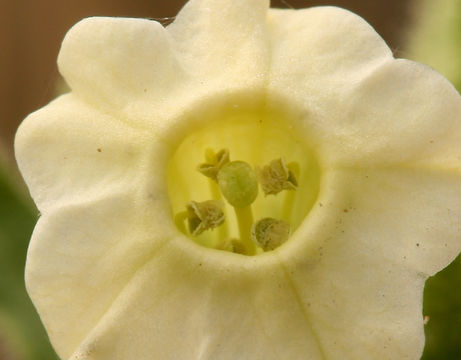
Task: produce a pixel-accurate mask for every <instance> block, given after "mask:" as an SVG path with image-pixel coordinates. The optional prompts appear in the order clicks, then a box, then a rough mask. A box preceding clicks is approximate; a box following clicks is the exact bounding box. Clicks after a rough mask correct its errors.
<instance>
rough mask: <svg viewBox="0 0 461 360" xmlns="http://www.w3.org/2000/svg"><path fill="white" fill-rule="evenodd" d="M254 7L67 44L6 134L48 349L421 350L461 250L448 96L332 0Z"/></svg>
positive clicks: (182, 354) (98, 31) (229, 359)
mask: <svg viewBox="0 0 461 360" xmlns="http://www.w3.org/2000/svg"><path fill="white" fill-rule="evenodd" d="M268 2H269V1H268V0H232V1H230V0H192V1H190V2H189V3H188V4H187V5H186V6H185V8H184V9H183V10H182V11H181V12H180V14H179V15H178V17H177V18H176V20H175V21H174V23H173V24H172V25H170V26H168V27H167V28H166V29H165V28H163V27H162V26H161V25H160V24H158V23H157V22H155V21H148V20H141V19H122V18H90V19H85V20H83V21H81V22H79V23H78V24H77V25H75V26H74V27H73V28H72V29H71V30H70V31H69V33H68V34H67V36H66V38H65V39H64V42H63V45H62V49H61V52H60V54H59V59H58V63H59V69H60V71H61V73H62V75H63V76H64V77H65V79H66V81H67V83H68V84H69V86H70V88H71V89H72V91H71V92H70V93H69V94H66V95H63V96H61V97H59V98H58V99H56V100H55V101H53V102H52V103H51V104H49V105H47V106H46V107H44V108H43V109H41V110H39V111H37V112H35V113H33V114H32V115H30V116H29V117H28V118H27V119H26V120H25V122H24V123H23V124H22V125H21V127H20V129H19V131H18V135H17V138H16V154H17V159H18V163H19V166H20V169H21V172H22V174H23V175H24V178H25V179H26V182H27V184H28V186H29V188H30V192H31V195H32V197H33V198H34V200H35V201H36V203H37V206H38V208H39V210H40V213H41V217H40V219H39V221H38V223H37V226H36V228H35V231H34V234H33V237H32V240H31V244H30V248H29V253H28V258H27V269H26V281H27V288H28V291H29V293H30V296H31V297H32V299H33V301H34V303H35V305H36V307H37V309H38V311H39V313H40V316H41V318H42V320H43V323H44V324H45V327H46V329H47V331H48V334H49V336H50V339H51V342H52V344H53V346H54V347H55V349H56V351H57V352H58V354H59V356H60V357H61V358H62V359H71V360H77V359H79V360H82V359H85V360H89V359H92V360H127V359H136V360H152V359H162V360H164V359H175V360H176V359H181V360H182V359H187V360H189V359H190V360H195V359H197V360H198V359H207V360H211V359H213V360H214V359H218V360H234V359H248V360H258V359H265V360H269V359H283V360H285V359H290V360H291V359H309V360H316V359H328V360H333V359H338V360H344V359H353V360H357V359H417V358H419V356H420V354H421V352H422V349H423V345H424V333H423V318H422V313H421V312H422V292H423V287H424V282H425V280H426V279H427V277H428V276H430V275H433V274H434V273H436V272H437V271H439V270H440V269H442V268H443V267H444V266H446V265H447V264H448V263H450V262H451V261H452V260H453V259H454V258H455V256H456V255H457V254H458V252H459V251H460V249H461V201H460V197H461V145H460V144H461V99H460V96H459V94H458V93H457V92H456V91H455V89H454V88H453V87H452V86H451V85H450V84H449V83H448V82H447V81H446V80H445V79H444V78H443V77H441V76H440V75H439V74H438V73H436V72H435V71H433V70H431V69H429V68H428V67H426V66H423V65H419V64H416V63H414V62H410V61H406V60H400V59H394V58H393V56H392V53H391V51H390V50H389V48H388V47H387V46H386V44H385V43H384V42H383V40H382V39H381V38H380V37H379V36H378V35H377V34H376V32H375V31H374V30H373V29H372V28H371V27H370V26H369V25H368V24H367V23H366V22H364V21H363V20H362V19H361V18H359V17H358V16H356V15H354V14H352V13H350V12H348V11H345V10H341V9H338V8H334V7H318V8H311V9H306V10H299V11H293V10H276V9H268ZM229 164H231V165H232V166H231V165H229ZM197 167H198V168H199V170H200V171H197ZM226 169H227V170H229V169H230V170H229V171H228V172H227V173H226V172H225V170H226ZM227 170H226V171H227ZM268 174H269V175H268ZM204 175H205V176H204ZM207 176H208V178H207ZM228 184H231V185H229V186H230V188H229V187H226V186H228ZM229 189H230V190H229ZM236 189H240V190H241V191H244V192H245V191H248V194H250V195H248V196H246V195H245V196H243V195H242V196H240V195H241V192H240V190H238V191H237V190H236ZM248 189H250V190H248ZM258 189H259V190H258ZM263 190H264V191H263ZM264 192H267V195H265V194H264ZM229 194H230V195H229ZM236 194H237V195H236ZM234 195H236V196H237V198H238V199H237V200H235V203H233V201H234V200H230V199H229V197H232V196H234ZM248 199H249V200H248ZM241 201H242V202H241ZM231 204H233V205H234V208H235V209H233V208H232V206H231ZM234 210H235V211H234ZM258 237H261V238H258Z"/></svg>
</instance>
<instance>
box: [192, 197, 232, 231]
mask: <svg viewBox="0 0 461 360" xmlns="http://www.w3.org/2000/svg"><path fill="white" fill-rule="evenodd" d="M223 207H224V204H223V203H222V201H219V200H207V201H203V202H200V203H199V202H195V201H191V202H190V203H188V204H187V205H186V208H187V220H188V225H189V232H190V234H191V235H192V236H197V235H200V234H201V233H202V232H204V231H205V230H209V229H214V228H215V227H218V226H219V225H221V224H222V223H223V222H224V219H225V217H224V212H223V211H222V208H223Z"/></svg>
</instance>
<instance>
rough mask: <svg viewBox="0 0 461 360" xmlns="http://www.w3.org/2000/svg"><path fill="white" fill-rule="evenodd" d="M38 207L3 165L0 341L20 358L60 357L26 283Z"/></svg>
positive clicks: (0, 175)
mask: <svg viewBox="0 0 461 360" xmlns="http://www.w3.org/2000/svg"><path fill="white" fill-rule="evenodd" d="M36 220H37V211H36V210H35V209H34V207H33V205H32V204H31V202H30V201H29V200H28V199H27V198H26V196H25V195H24V194H22V193H21V192H20V190H19V187H18V186H15V185H14V184H13V182H12V179H11V176H9V175H8V172H7V171H6V170H5V169H2V168H1V167H0V274H1V276H0V337H1V338H2V339H1V341H0V342H5V343H6V344H5V346H6V347H7V350H8V352H9V353H12V354H13V355H14V356H15V358H16V357H17V358H18V359H21V360H52V359H57V356H56V355H55V353H54V351H53V349H52V348H51V345H50V344H49V341H48V339H47V336H46V333H45V331H44V329H43V326H42V324H41V322H40V319H39V317H38V315H37V313H36V311H35V309H34V307H33V305H32V303H31V301H30V299H29V297H28V295H27V292H26V289H25V285H24V264H25V259H26V252H27V246H28V243H29V239H30V235H31V233H32V230H33V228H34V225H35V222H36Z"/></svg>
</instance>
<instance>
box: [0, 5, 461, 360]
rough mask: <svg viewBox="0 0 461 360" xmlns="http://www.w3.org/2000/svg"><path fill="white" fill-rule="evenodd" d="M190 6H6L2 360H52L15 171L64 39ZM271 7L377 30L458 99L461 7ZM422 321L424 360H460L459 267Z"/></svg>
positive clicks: (437, 289) (434, 283)
mask: <svg viewBox="0 0 461 360" xmlns="http://www.w3.org/2000/svg"><path fill="white" fill-rule="evenodd" d="M229 1H232V0H229ZM184 3H185V0H170V1H168V2H166V1H164V0H132V1H120V0H79V1H77V0H68V1H60V0H39V1H36V0H19V1H7V0H0V48H1V49H2V50H1V51H0V360H53V359H56V355H55V354H54V352H53V350H52V348H51V346H50V345H49V342H48V339H47V336H46V334H45V332H44V330H43V328H42V325H41V323H40V320H39V318H38V316H37V314H36V313H35V310H34V308H33V305H32V304H31V302H30V300H29V298H28V296H27V293H26V291H25V287H24V280H23V272H24V263H25V259H26V252H27V246H28V242H29V238H30V235H31V233H32V230H33V227H34V224H35V222H36V220H37V215H38V213H37V210H36V209H35V207H34V205H33V203H32V201H31V199H30V198H29V196H28V193H27V190H26V188H25V186H24V184H23V182H22V180H21V178H20V175H19V173H18V170H17V168H16V165H15V162H14V154H13V139H14V133H15V131H16V128H17V126H18V125H19V123H20V122H21V121H22V119H23V118H24V117H25V116H26V115H27V114H28V113H30V112H32V111H34V110H36V109H37V108H39V107H41V106H43V105H45V104H46V103H47V102H49V101H50V100H51V99H52V98H53V97H54V96H55V94H56V91H57V90H56V89H57V84H58V83H59V81H60V80H59V74H58V72H57V68H56V56H57V53H58V50H59V44H60V42H61V40H62V38H63V36H64V34H65V32H66V31H67V29H69V28H70V27H71V26H72V25H73V24H74V23H75V22H77V21H78V20H79V19H81V18H84V17H87V16H94V15H106V16H133V17H146V18H155V19H161V18H164V17H172V16H174V15H175V14H176V13H177V11H178V10H179V9H180V8H181V6H182V5H183V4H184ZM272 5H273V6H277V7H284V8H285V7H294V8H299V7H308V6H314V5H337V6H341V7H344V8H347V9H350V10H352V11H354V12H356V13H358V14H359V15H361V16H362V17H364V18H365V19H366V20H367V21H368V22H370V23H371V24H372V25H373V26H374V27H375V29H376V30H377V31H378V32H379V33H380V34H381V36H383V38H384V39H385V40H386V41H387V43H388V44H389V46H390V47H391V48H392V49H393V51H394V53H395V56H396V57H404V58H411V59H415V60H418V61H419V62H423V63H426V64H429V65H431V66H432V67H434V68H435V69H437V70H438V71H439V72H441V73H442V74H444V75H445V76H446V77H448V78H449V79H450V80H451V81H452V82H453V83H454V84H455V85H456V86H457V88H458V91H459V90H460V89H461V0H394V1H391V0H374V1H373V0H330V1H323V0H310V1H307V0H286V1H284V0H279V1H273V2H272ZM460 201H461V199H460ZM460 241H461V234H460ZM424 315H425V316H427V317H426V319H427V320H428V321H427V324H426V326H425V329H426V348H425V351H424V356H423V359H425V360H429V359H431V360H432V359H434V360H445V359H446V360H457V359H461V257H458V259H457V260H456V261H455V262H454V263H452V264H451V265H450V266H449V267H448V268H446V269H445V270H443V271H442V272H440V273H439V274H437V276H435V277H433V278H431V279H429V280H428V282H427V284H426V288H425V293H424Z"/></svg>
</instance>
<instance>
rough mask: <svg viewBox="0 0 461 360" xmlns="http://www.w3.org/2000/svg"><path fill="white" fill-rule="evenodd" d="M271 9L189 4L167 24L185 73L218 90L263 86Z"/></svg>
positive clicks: (218, 0) (222, 2)
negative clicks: (267, 24)
mask: <svg viewBox="0 0 461 360" xmlns="http://www.w3.org/2000/svg"><path fill="white" fill-rule="evenodd" d="M268 7H269V1H268V0H233V1H227V0H192V1H189V2H188V3H187V4H186V5H185V6H184V8H183V9H182V10H181V12H180V13H179V14H178V16H177V17H176V20H175V21H174V23H172V24H171V25H170V26H168V32H169V33H170V34H171V36H172V37H173V39H174V40H175V49H176V50H177V51H178V52H179V53H180V54H181V61H182V64H183V65H184V69H186V71H187V72H188V74H189V75H190V76H191V77H193V78H194V79H196V80H199V81H200V86H205V87H209V88H213V89H214V90H215V91H216V90H220V91H224V92H227V91H229V90H241V89H245V90H251V89H253V88H254V87H255V84H256V85H257V86H259V87H261V86H262V85H263V84H264V83H265V80H266V78H267V69H268V66H269V56H268V39H267V29H266V16H267V10H268ZM218 84H219V85H218ZM195 85H197V84H195ZM217 85H218V86H219V87H217ZM198 90H199V89H198ZM259 90H260V91H261V88H260V89H259Z"/></svg>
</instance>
